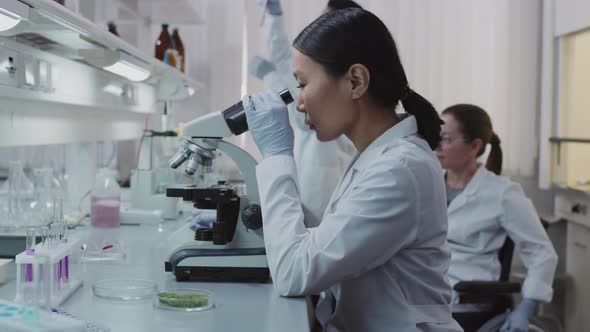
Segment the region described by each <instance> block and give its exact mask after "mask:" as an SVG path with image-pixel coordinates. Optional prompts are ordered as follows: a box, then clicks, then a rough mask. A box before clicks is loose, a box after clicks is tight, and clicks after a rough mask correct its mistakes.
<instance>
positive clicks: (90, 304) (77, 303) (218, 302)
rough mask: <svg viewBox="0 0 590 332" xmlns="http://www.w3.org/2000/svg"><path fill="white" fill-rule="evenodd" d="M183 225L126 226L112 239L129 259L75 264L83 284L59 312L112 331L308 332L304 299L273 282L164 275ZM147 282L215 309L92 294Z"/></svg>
mask: <svg viewBox="0 0 590 332" xmlns="http://www.w3.org/2000/svg"><path fill="white" fill-rule="evenodd" d="M182 223H183V222H182V221H174V222H169V223H163V224H159V225H141V226H121V227H120V228H118V229H115V231H114V232H112V233H111V234H110V236H115V237H116V238H117V239H119V240H120V241H121V243H123V244H124V247H125V248H126V249H125V252H126V255H125V258H124V259H121V260H115V261H86V262H83V261H80V262H78V263H76V264H72V270H73V271H74V272H73V273H78V275H79V277H80V278H82V280H83V282H84V284H83V286H82V288H80V289H79V290H78V291H76V292H75V293H74V294H73V295H72V296H71V297H70V298H69V299H67V300H66V301H65V302H64V303H63V304H62V305H61V306H60V307H59V308H60V309H62V310H63V311H65V312H68V313H70V314H72V315H73V316H75V317H76V318H79V319H81V320H84V321H87V322H89V323H92V324H95V325H97V326H104V327H107V328H110V329H111V331H112V332H134V331H142V332H149V331H154V332H155V331H158V332H160V331H168V332H172V331H223V332H230V331H253V332H254V331H256V332H259V331H269V332H270V331H272V332H275V331H285V332H289V331H293V332H295V331H309V323H308V313H307V305H306V301H305V299H304V298H286V297H281V296H279V295H278V294H277V293H276V292H275V290H274V288H273V286H272V284H271V283H216V282H177V281H176V280H175V278H174V276H173V275H171V274H170V273H167V272H164V262H163V256H162V251H161V249H162V244H163V243H165V241H166V238H167V236H168V235H169V234H171V233H172V232H173V231H174V230H176V229H178V228H179V227H181V226H182ZM92 232H93V230H92V228H90V227H85V226H82V227H79V228H77V229H76V230H74V231H73V232H72V233H71V237H78V238H81V239H85V238H88V236H92ZM112 278H121V279H148V280H153V281H154V282H155V283H156V284H157V285H158V287H159V288H162V287H163V288H191V289H201V290H206V291H209V292H211V293H213V303H214V307H213V308H212V309H209V310H206V311H198V312H176V311H166V310H160V309H158V308H155V307H154V306H153V302H152V300H151V299H150V300H130V301H120V300H119V301H116V300H106V299H102V298H98V297H96V296H94V295H93V292H92V285H93V284H94V283H95V282H96V281H99V280H103V279H112ZM15 279H16V265H15V264H14V263H12V264H11V265H10V266H9V270H8V278H7V282H6V283H5V284H3V285H0V299H5V300H10V301H12V300H14V296H15V292H16V280H15Z"/></svg>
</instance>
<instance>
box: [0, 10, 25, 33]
mask: <svg viewBox="0 0 590 332" xmlns="http://www.w3.org/2000/svg"><path fill="white" fill-rule="evenodd" d="M20 21H22V18H20V16H18V15H16V14H15V13H13V12H9V11H8V10H6V9H3V8H0V31H6V30H10V29H12V28H14V27H15V26H16V25H17V24H19V23H20Z"/></svg>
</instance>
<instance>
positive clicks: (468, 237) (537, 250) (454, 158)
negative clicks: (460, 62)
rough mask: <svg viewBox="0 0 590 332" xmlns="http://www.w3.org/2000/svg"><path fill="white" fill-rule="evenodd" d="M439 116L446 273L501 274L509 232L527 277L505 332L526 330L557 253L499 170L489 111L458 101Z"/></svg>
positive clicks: (459, 277) (546, 291) (492, 277)
mask: <svg viewBox="0 0 590 332" xmlns="http://www.w3.org/2000/svg"><path fill="white" fill-rule="evenodd" d="M442 119H443V121H444V122H445V124H444V125H443V126H442V132H441V135H442V141H441V144H440V146H439V148H438V149H437V150H436V154H437V156H438V158H439V160H440V162H441V164H442V167H443V168H444V169H445V170H446V174H445V182H446V188H447V204H448V214H449V234H448V240H449V245H450V247H451V267H450V269H449V280H450V281H451V284H452V285H455V284H456V283H457V282H459V281H463V280H484V281H497V280H499V278H500V262H499V261H498V251H499V250H500V248H501V247H502V245H503V244H504V241H505V239H506V236H510V238H511V239H512V240H513V241H514V243H515V250H516V252H517V253H518V254H519V255H520V257H521V258H522V261H523V263H524V264H525V266H526V267H527V276H526V279H525V281H524V284H523V286H522V295H523V298H524V299H523V301H522V302H521V303H520V304H519V305H518V306H517V307H516V309H515V310H514V311H513V312H512V314H511V315H510V316H509V317H508V319H507V321H506V322H505V324H504V326H503V330H502V331H504V330H505V331H521V330H524V331H526V328H527V326H528V320H529V319H530V317H531V315H532V314H533V313H534V311H535V304H536V301H546V302H548V301H550V300H551V296H552V293H553V289H552V282H553V275H554V273H555V267H556V265H557V255H556V253H555V250H554V249H553V245H552V244H551V242H550V240H549V238H548V237H547V234H546V233H545V230H544V229H543V227H542V225H541V223H540V221H539V217H538V216H537V213H536V211H535V208H534V207H533V205H532V204H531V201H530V200H529V199H528V198H526V197H525V195H524V193H523V191H522V188H521V187H520V185H518V184H517V183H514V182H512V181H510V180H508V179H506V178H504V177H501V176H499V174H500V172H501V169H502V150H501V148H500V139H499V138H498V136H497V135H496V134H495V133H494V132H493V130H492V123H491V120H490V118H489V116H488V114H487V113H486V112H485V111H484V110H483V109H481V108H479V107H477V106H475V105H468V104H460V105H455V106H451V107H449V108H447V109H446V110H444V111H443V113H442ZM487 144H490V145H491V148H490V154H489V156H488V159H487V162H486V165H485V166H484V165H481V164H479V163H478V162H477V158H478V157H479V156H481V155H482V154H483V153H484V151H485V148H486V146H487ZM515 144H518V142H515ZM454 295H455V294H454ZM453 300H454V301H456V300H457V299H456V296H454V298H453Z"/></svg>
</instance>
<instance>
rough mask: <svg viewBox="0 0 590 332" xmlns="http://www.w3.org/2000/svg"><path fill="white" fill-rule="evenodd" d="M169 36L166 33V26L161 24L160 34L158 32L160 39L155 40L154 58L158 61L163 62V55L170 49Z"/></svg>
mask: <svg viewBox="0 0 590 332" xmlns="http://www.w3.org/2000/svg"><path fill="white" fill-rule="evenodd" d="M170 44H171V41H170V34H169V33H168V24H162V32H160V37H158V40H156V52H155V53H156V54H155V55H156V58H158V59H159V60H160V61H163V60H164V55H165V54H166V50H167V49H168V47H170Z"/></svg>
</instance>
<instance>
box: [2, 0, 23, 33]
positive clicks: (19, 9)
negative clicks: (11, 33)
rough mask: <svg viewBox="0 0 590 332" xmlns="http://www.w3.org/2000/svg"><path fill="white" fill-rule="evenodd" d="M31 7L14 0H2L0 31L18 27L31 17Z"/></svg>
mask: <svg viewBox="0 0 590 332" xmlns="http://www.w3.org/2000/svg"><path fill="white" fill-rule="evenodd" d="M29 9H30V7H29V6H27V5H25V4H24V3H21V2H19V1H14V0H0V32H3V31H7V30H10V29H12V28H14V27H16V26H17V25H18V24H19V23H20V22H21V21H23V20H24V19H27V18H29Z"/></svg>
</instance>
